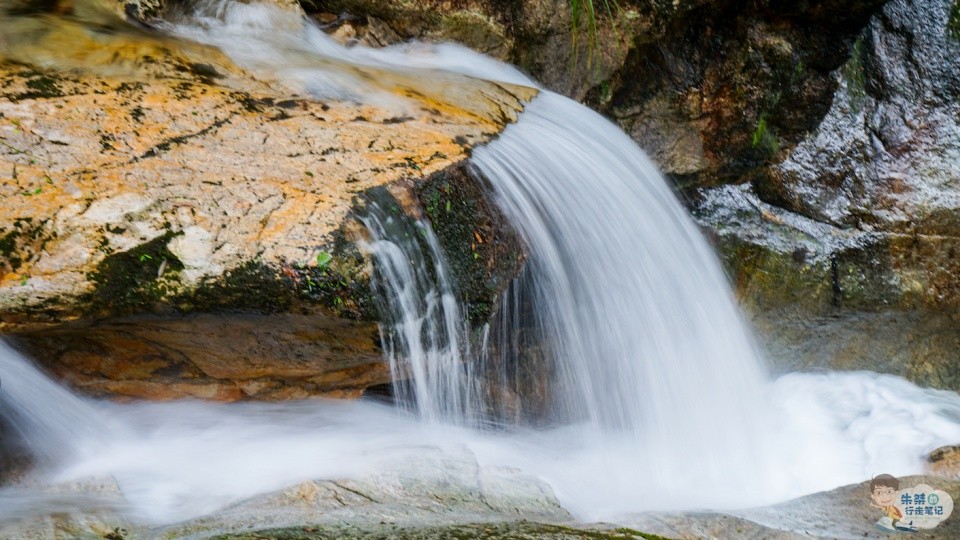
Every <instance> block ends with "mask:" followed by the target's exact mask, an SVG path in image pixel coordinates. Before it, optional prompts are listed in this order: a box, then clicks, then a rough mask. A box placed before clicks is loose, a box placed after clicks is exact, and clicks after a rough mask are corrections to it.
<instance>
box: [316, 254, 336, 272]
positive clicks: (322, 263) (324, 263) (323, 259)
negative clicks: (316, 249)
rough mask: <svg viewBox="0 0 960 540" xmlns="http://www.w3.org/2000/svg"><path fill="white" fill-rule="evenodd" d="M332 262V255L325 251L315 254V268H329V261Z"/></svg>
mask: <svg viewBox="0 0 960 540" xmlns="http://www.w3.org/2000/svg"><path fill="white" fill-rule="evenodd" d="M332 260H333V255H330V254H329V253H327V252H326V251H321V252H320V253H318V254H317V268H320V269H324V268H326V267H328V266H330V261H332Z"/></svg>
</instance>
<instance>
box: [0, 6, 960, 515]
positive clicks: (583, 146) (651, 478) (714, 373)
mask: <svg viewBox="0 0 960 540" xmlns="http://www.w3.org/2000/svg"><path fill="white" fill-rule="evenodd" d="M197 5H199V6H200V7H199V8H198V10H197V11H196V12H191V13H185V14H183V15H182V16H181V18H180V19H178V22H177V23H169V24H166V25H165V26H163V28H164V30H166V31H167V32H169V33H170V34H172V35H176V36H179V37H181V38H185V39H191V40H194V41H197V42H201V43H206V44H210V45H214V46H217V47H219V48H220V49H221V50H223V52H224V53H226V54H227V55H229V56H230V57H231V58H233V59H234V60H235V61H236V62H237V63H238V64H239V65H241V66H242V67H244V68H246V69H250V70H252V71H254V72H255V73H257V74H261V73H265V74H266V75H268V76H273V77H276V78H277V79H279V80H280V81H281V82H283V83H284V84H287V85H289V86H291V87H296V88H299V89H303V90H304V91H305V92H307V93H309V94H310V95H313V96H324V97H340V98H346V99H355V100H358V101H362V102H365V103H377V104H379V105H383V106H393V105H396V102H395V100H396V99H399V98H398V97H397V95H396V94H391V93H390V92H389V91H384V90H383V89H384V87H390V86H391V85H393V86H396V85H397V84H401V82H398V81H401V80H402V84H404V85H406V84H411V85H417V84H419V85H421V86H423V87H429V86H432V85H435V84H438V85H439V84H440V83H441V82H442V84H443V85H453V86H455V85H458V84H464V85H470V84H475V83H476V82H477V79H478V78H479V79H490V80H496V81H508V82H512V83H516V84H533V83H532V82H531V81H529V80H528V79H526V78H525V77H524V76H523V75H521V74H520V73H518V72H517V71H516V70H514V69H513V68H510V67H509V66H505V65H503V64H500V63H498V62H495V61H493V60H491V59H489V58H486V57H484V56H482V55H479V54H477V53H473V52H470V51H468V50H466V49H464V48H461V47H456V46H453V45H438V46H429V45H422V44H406V45H403V46H398V47H391V48H387V49H383V50H372V49H366V48H364V47H359V46H357V47H352V48H346V47H342V46H340V45H338V44H337V43H335V42H334V41H333V40H331V39H330V38H329V37H327V36H326V35H325V34H324V33H323V32H322V31H321V30H320V29H319V28H317V27H316V26H315V25H313V24H311V23H310V22H309V21H306V20H304V19H303V18H302V17H301V16H299V15H298V14H296V13H292V12H287V11H283V10H281V9H279V8H277V7H275V6H267V5H263V4H257V3H255V2H254V3H250V2H232V1H223V0H221V1H212V0H209V1H202V2H198V3H197ZM470 163H471V167H472V169H473V171H474V173H475V174H476V175H477V176H478V177H480V178H482V179H483V180H484V181H485V182H486V183H488V184H489V186H490V189H491V193H490V196H491V197H492V199H493V200H494V202H495V203H496V204H497V205H498V206H499V208H500V209H501V210H502V212H503V214H504V215H505V216H507V218H508V219H509V221H510V224H511V225H512V226H513V227H514V228H516V230H517V231H518V233H519V234H520V235H521V237H522V238H523V240H524V242H525V243H526V245H527V247H528V249H529V259H528V264H527V267H526V268H525V270H524V271H523V274H522V275H521V276H520V277H519V278H517V280H516V281H515V282H514V283H512V284H511V285H510V287H509V288H508V289H507V291H506V292H505V293H504V295H503V298H502V299H501V301H500V303H499V307H498V309H497V312H496V314H495V316H494V317H493V318H492V319H491V321H490V322H489V324H488V325H486V326H485V327H482V328H470V327H469V324H468V322H467V321H466V320H465V316H464V314H465V310H464V309H463V306H462V305H461V304H460V299H459V297H458V292H457V284H456V282H455V277H454V276H453V275H452V273H451V272H450V271H449V269H448V268H447V264H446V262H445V256H444V253H443V249H442V248H441V246H440V245H439V242H438V241H437V238H436V236H435V235H434V234H433V232H432V231H431V229H430V224H429V223H428V222H426V221H418V220H416V219H411V218H404V217H400V216H395V215H392V214H391V213H390V212H387V211H385V209H384V208H382V207H378V206H377V205H376V204H371V205H369V207H368V212H367V214H366V215H364V216H361V219H362V221H363V222H364V223H365V225H366V227H367V229H368V232H369V235H370V238H369V239H368V240H367V241H366V242H365V243H364V246H363V247H365V248H366V250H367V251H368V252H369V253H370V255H371V257H372V259H373V261H374V269H375V270H374V275H373V285H374V287H375V289H376V292H377V295H378V296H379V298H380V311H381V313H382V314H383V320H382V324H381V337H382V341H383V343H384V348H385V356H386V358H385V361H389V362H390V364H391V369H392V372H393V374H394V378H395V380H396V384H397V388H398V397H399V402H400V404H401V407H399V408H386V407H383V406H381V405H379V404H375V403H371V402H367V401H359V402H354V403H342V402H341V403H334V402H329V401H322V400H318V401H310V402H299V403H281V404H266V403H245V404H233V405H223V404H210V403H199V402H182V403H156V404H142V403H126V404H104V403H99V402H95V401H93V400H89V399H85V398H79V397H77V396H74V395H73V394H71V393H70V392H68V391H67V390H65V389H63V388H61V387H60V386H58V385H57V384H56V383H54V382H52V381H50V380H49V379H48V378H47V377H46V376H45V375H44V374H42V373H41V372H39V371H37V370H36V369H34V368H33V367H31V365H30V364H29V362H28V361H27V360H26V359H25V358H23V357H22V356H20V355H19V354H18V353H16V351H14V350H13V349H11V348H9V347H8V346H6V345H3V344H0V380H2V386H0V423H2V424H3V426H4V429H5V430H6V429H9V430H13V432H15V433H16V434H17V437H18V438H19V439H21V440H22V441H24V446H25V447H26V448H27V449H28V450H29V451H30V452H31V453H32V454H34V455H35V456H38V457H39V458H40V459H39V460H38V462H39V463H38V468H39V469H40V470H41V471H42V472H43V473H44V474H43V477H44V480H47V481H49V482H50V483H58V482H70V481H76V480H79V479H83V478H89V477H111V478H114V479H115V480H116V481H117V483H118V485H119V486H120V488H121V491H122V493H123V496H124V498H125V501H126V502H128V503H129V505H130V509H131V512H133V513H134V514H135V517H137V518H142V519H145V520H148V521H152V522H162V523H170V522H174V521H178V520H183V519H188V518H191V517H195V516H199V515H202V514H206V513H210V512H214V511H216V510H218V509H221V508H223V507H225V506H227V505H229V504H231V503H234V502H237V501H240V500H243V499H245V498H248V497H252V496H254V495H257V494H260V493H264V492H267V491H271V490H277V489H281V488H284V487H286V486H290V485H292V484H294V483H296V482H299V481H302V480H306V479H343V478H358V477H363V476H364V475H367V477H369V475H372V474H373V475H375V474H377V473H382V472H383V471H386V473H387V474H389V473H392V472H393V471H395V470H397V469H399V468H403V467H407V469H405V471H406V472H409V470H408V469H409V468H411V467H414V468H415V467H418V466H420V467H423V468H424V469H427V468H430V469H431V471H433V470H435V469H436V468H437V467H442V466H443V465H444V464H446V463H448V462H447V461H444V460H443V459H436V460H435V461H432V462H431V461H428V460H427V459H426V458H424V459H422V460H421V459H419V458H420V457H421V455H422V454H424V453H425V452H424V451H423V449H424V447H430V448H431V449H437V452H438V453H441V452H449V453H450V455H457V456H462V455H464V454H468V455H469V456H470V459H472V460H474V461H475V463H476V464H478V465H479V466H480V467H511V468H515V469H520V470H522V471H524V472H525V473H528V474H530V475H533V476H535V477H537V478H539V479H541V480H543V481H545V482H547V483H549V484H550V486H551V487H552V488H553V489H554V490H555V492H556V494H557V496H558V497H559V499H560V501H561V502H562V503H563V504H564V506H565V507H566V508H567V509H569V510H570V511H572V512H574V513H575V516H576V517H577V518H579V519H615V518H617V517H618V516H622V515H623V514H625V513H629V512H638V511H646V510H690V509H704V508H710V509H718V508H720V509H722V508H744V507H748V506H753V505H761V504H771V503H774V502H779V501H783V500H786V499H788V498H791V497H797V496H800V495H803V494H807V493H813V492H816V491H821V490H825V489H830V488H833V487H836V486H838V485H842V484H845V483H853V482H859V481H862V480H863V479H865V478H867V477H869V476H871V475H873V474H877V473H879V472H886V473H890V474H895V475H903V474H910V473H915V472H919V470H920V469H921V467H922V464H921V456H922V455H923V453H924V452H928V451H930V450H932V449H933V448H935V447H937V446H940V445H943V444H955V443H957V442H958V441H960V397H958V396H957V394H956V393H954V392H943V391H936V390H929V389H921V388H918V387H916V386H914V385H912V384H910V383H908V382H906V381H904V380H902V379H899V378H897V377H892V376H886V375H877V374H871V373H828V374H789V375H786V376H783V377H780V378H778V379H775V380H770V379H769V378H768V376H767V375H766V374H765V373H764V369H763V365H762V362H761V360H760V358H759V356H758V354H757V351H756V349H755V347H754V345H753V343H752V339H751V337H750V331H749V329H748V328H747V327H746V325H745V324H744V323H743V321H742V320H741V316H740V314H739V312H738V310H737V307H736V305H735V302H734V300H733V298H732V295H731V291H730V288H729V286H728V284H727V283H726V280H725V278H724V276H723V274H722V272H721V270H720V267H719V265H718V263H717V259H716V257H715V256H714V254H713V253H712V252H711V250H710V248H709V246H708V245H707V244H706V242H705V240H704V239H703V238H702V236H701V235H700V233H699V231H698V230H697V228H696V227H695V226H694V224H693V223H692V221H691V220H690V218H689V217H688V216H687V215H686V213H685V212H684V210H683V208H682V207H681V206H680V204H679V203H678V201H677V200H676V198H675V197H674V195H673V193H671V191H670V189H669V187H668V186H667V184H666V182H665V181H664V179H663V178H662V177H661V176H660V174H659V173H658V172H657V171H656V169H655V167H654V166H653V165H652V164H651V162H650V161H649V160H648V159H647V157H646V156H645V155H644V154H643V152H642V151H641V150H640V149H639V148H638V147H637V145H636V144H635V143H634V142H633V141H632V140H631V139H630V138H629V137H628V136H627V135H625V134H624V133H623V132H621V131H620V130H619V129H618V128H617V127H615V126H614V125H613V124H611V123H610V122H608V121H607V120H605V119H604V118H602V117H601V116H599V115H598V114H596V113H594V112H591V111H590V110H589V109H587V108H586V107H583V106H581V105H579V104H577V103H575V102H573V101H571V100H568V99H566V98H563V97H560V96H558V95H555V94H551V93H550V92H545V91H544V92H541V94H540V96H539V97H537V98H535V99H534V100H532V101H531V102H530V103H528V104H527V106H526V110H525V111H524V112H523V113H522V114H521V115H520V118H519V120H518V121H517V122H516V123H515V124H512V125H509V126H508V127H507V128H506V129H505V130H504V131H503V133H502V134H501V135H500V136H499V137H498V138H497V139H495V140H494V141H492V142H491V143H489V144H487V145H486V146H484V147H480V148H476V149H475V150H474V153H473V156H472V158H471V160H470ZM411 411H412V412H415V414H411ZM531 415H532V416H537V417H540V418H542V419H544V421H543V422H542V423H539V424H535V425H531V423H530V422H529V421H528V420H529V417H530V416H531ZM494 419H495V420H497V421H498V422H499V423H500V425H499V426H498V428H502V427H505V429H486V428H487V427H488V425H487V424H488V422H491V421H493V420H494ZM5 432H6V431H5ZM91 441H95V442H96V443H97V451H96V452H89V451H86V452H85V451H82V450H83V448H84V447H85V446H87V445H88V443H89V444H92V443H91ZM471 470H472V469H471ZM414 472H416V471H414ZM411 474H413V473H411ZM428 476H429V475H428V474H426V473H424V477H428ZM431 478H432V477H431ZM474 480H475V479H474ZM18 489H19V486H13V487H8V488H4V491H3V492H0V503H2V501H3V500H14V499H16V498H17V497H18V494H19V493H20V492H19V491H18ZM4 497H6V499H4ZM0 506H3V505H2V504H0ZM0 510H3V508H0ZM4 519H5V517H4V514H3V512H0V523H2V522H3V521H4Z"/></svg>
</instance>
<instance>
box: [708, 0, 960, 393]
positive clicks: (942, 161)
mask: <svg viewBox="0 0 960 540" xmlns="http://www.w3.org/2000/svg"><path fill="white" fill-rule="evenodd" d="M952 9H953V7H952V3H951V2H949V1H946V0H943V1H929V2H921V3H910V2H891V3H889V4H887V5H886V6H885V7H884V8H883V11H882V12H881V13H879V14H878V15H876V16H875V17H874V18H873V19H871V21H870V23H869V25H868V27H867V28H866V29H865V30H864V32H863V33H862V34H861V35H860V36H859V37H858V38H857V39H856V41H855V43H854V46H853V49H852V50H853V55H852V57H851V58H850V59H849V60H848V61H847V62H846V63H845V64H844V65H843V66H841V67H839V68H838V69H837V70H836V71H835V72H834V74H833V77H834V78H835V79H836V83H837V86H836V88H837V89H836V92H835V94H834V95H833V98H832V102H831V105H830V109H829V111H828V112H827V113H826V116H825V117H824V119H823V121H822V122H821V123H820V125H819V126H818V127H817V128H816V129H815V130H814V131H813V132H812V133H810V134H809V135H808V136H806V137H805V138H803V139H802V140H801V141H800V142H799V143H798V144H797V145H796V147H795V148H793V149H792V150H790V151H789V152H785V153H784V154H783V159H782V161H780V162H777V163H773V164H771V165H770V166H769V167H767V168H766V169H764V170H762V171H761V172H760V173H757V174H755V175H753V176H752V177H751V178H752V181H751V182H750V183H749V184H746V185H740V186H724V187H718V188H707V189H701V190H699V191H698V192H696V193H694V194H693V195H692V196H691V201H692V206H693V207H694V211H695V214H696V215H697V217H698V219H700V221H701V223H702V224H703V225H704V226H705V227H706V229H707V231H708V234H710V235H711V236H712V237H713V238H714V240H715V243H716V245H717V247H718V249H719V251H720V253H721V257H722V259H723V260H724V263H725V265H726V266H727V269H728V272H729V273H730V275H731V277H732V278H733V281H734V283H735V285H736V287H737V289H738V293H739V295H740V297H741V300H742V302H743V304H744V305H745V306H746V307H747V308H748V310H749V311H750V312H751V313H752V316H753V319H754V322H755V324H756V325H757V326H758V328H759V329H760V330H761V333H762V334H763V336H764V338H765V340H766V342H767V346H768V349H769V350H770V352H771V356H772V357H773V358H774V359H775V361H776V363H777V364H778V365H780V366H782V367H784V368H814V367H834V368H842V369H874V370H880V371H887V372H892V373H896V374H900V375H904V376H906V377H908V378H910V379H911V380H914V381H915V382H918V383H920V384H924V385H931V386H935V387H941V388H950V389H960V377H958V370H957V368H956V366H957V365H960V353H958V352H957V351H958V347H957V345H958V344H960V336H958V334H957V333H956V331H955V330H954V329H955V328H956V322H957V313H958V308H960V294H958V291H960V286H958V278H957V276H960V268H958V266H957V262H956V260H957V258H956V253H957V249H958V248H960V245H958V242H957V238H958V237H960V229H958V228H957V226H956V224H957V223H958V219H957V216H958V210H960V205H958V203H957V201H960V197H958V196H957V193H956V185H955V184H956V182H957V180H958V179H960V160H958V159H957V156H960V125H958V121H960V120H958V119H960V105H958V103H960V101H958V95H960V94H958V93H960V71H958V68H957V64H956V62H955V58H956V55H957V51H958V50H960V43H958V42H957V41H956V40H955V39H954V38H953V37H951V35H950V30H949V21H950V17H951V13H952V11H951V10H952ZM863 336H870V337H869V339H865V338H864V337H863Z"/></svg>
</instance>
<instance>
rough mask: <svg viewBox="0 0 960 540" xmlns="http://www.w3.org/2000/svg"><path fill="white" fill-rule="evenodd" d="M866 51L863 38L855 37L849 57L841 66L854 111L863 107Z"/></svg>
mask: <svg viewBox="0 0 960 540" xmlns="http://www.w3.org/2000/svg"><path fill="white" fill-rule="evenodd" d="M865 62H866V52H865V49H864V45H863V38H862V37H860V38H857V41H855V42H854V44H853V48H852V49H851V50H850V59H849V60H847V63H846V64H845V65H844V67H843V76H844V79H845V80H846V81H847V92H848V93H849V95H850V103H851V106H852V107H853V110H854V112H859V111H860V110H861V109H862V108H863V104H864V100H865V98H866V96H867V69H866V66H865Z"/></svg>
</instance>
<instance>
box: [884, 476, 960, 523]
mask: <svg viewBox="0 0 960 540" xmlns="http://www.w3.org/2000/svg"><path fill="white" fill-rule="evenodd" d="M870 506H872V507H874V508H878V509H880V510H881V511H882V512H883V517H881V518H880V519H879V520H877V522H876V526H877V529H879V530H881V531H884V532H917V531H918V530H919V529H932V528H934V527H936V526H937V525H939V524H940V522H942V521H943V520H945V519H947V518H948V517H949V516H950V514H951V513H952V512H953V499H952V498H951V497H950V494H949V493H947V492H945V491H943V490H940V489H936V488H933V487H931V486H928V485H926V484H920V485H917V486H914V487H912V488H907V489H900V481H899V480H897V479H896V478H894V477H893V476H890V475H889V474H881V475H878V476H876V477H874V478H873V480H871V481H870Z"/></svg>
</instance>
